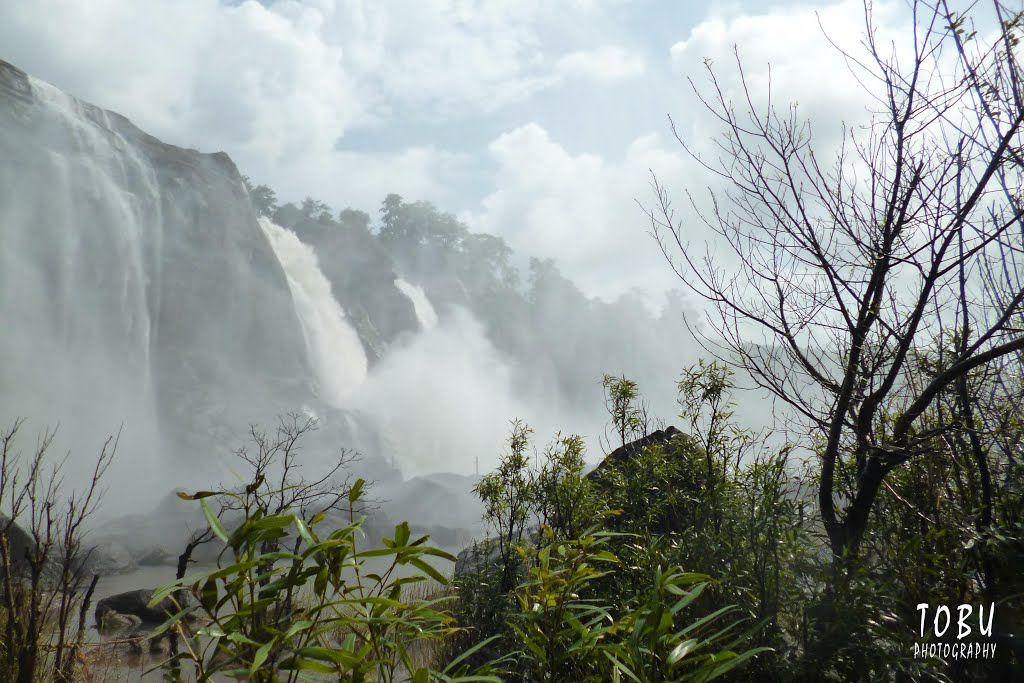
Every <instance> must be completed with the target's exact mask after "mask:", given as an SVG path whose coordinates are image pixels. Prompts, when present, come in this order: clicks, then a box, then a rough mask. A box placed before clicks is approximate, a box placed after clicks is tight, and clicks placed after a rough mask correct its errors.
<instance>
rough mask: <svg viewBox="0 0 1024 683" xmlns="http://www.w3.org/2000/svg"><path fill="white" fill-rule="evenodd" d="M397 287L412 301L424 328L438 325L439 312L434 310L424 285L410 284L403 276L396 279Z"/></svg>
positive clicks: (429, 328) (428, 328) (427, 328)
mask: <svg viewBox="0 0 1024 683" xmlns="http://www.w3.org/2000/svg"><path fill="white" fill-rule="evenodd" d="M395 287H397V288H398V290H399V291H400V292H402V294H404V295H405V296H406V297H408V298H409V301H411V302H412V307H413V308H414V309H416V319H417V320H419V322H420V327H422V328H423V329H424V330H432V329H434V328H435V327H437V313H435V312H434V307H433V306H431V305H430V299H428V298H427V295H426V293H424V291H423V288H422V287H417V286H416V285H414V284H410V283H408V282H406V281H405V280H403V279H402V278H397V279H395Z"/></svg>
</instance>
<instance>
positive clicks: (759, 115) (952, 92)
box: [647, 0, 1024, 557]
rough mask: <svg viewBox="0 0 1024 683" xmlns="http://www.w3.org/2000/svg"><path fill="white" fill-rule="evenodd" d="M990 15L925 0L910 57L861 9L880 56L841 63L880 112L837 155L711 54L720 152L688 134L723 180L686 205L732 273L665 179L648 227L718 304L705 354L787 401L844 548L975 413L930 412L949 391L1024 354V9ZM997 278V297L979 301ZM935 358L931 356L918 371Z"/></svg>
mask: <svg viewBox="0 0 1024 683" xmlns="http://www.w3.org/2000/svg"><path fill="white" fill-rule="evenodd" d="M972 7H973V8H974V9H977V7H975V6H972ZM991 8H992V12H991V13H990V14H989V15H988V16H987V17H986V18H985V19H984V21H983V20H982V19H980V18H979V19H977V22H978V23H977V25H976V24H975V20H974V19H972V18H971V17H968V16H964V15H960V14H957V13H955V12H954V11H952V10H951V9H950V8H949V6H948V5H947V3H946V2H945V1H944V0H938V1H937V2H936V3H934V4H929V3H926V2H921V1H914V2H912V3H911V10H912V12H913V20H914V24H913V25H914V30H913V35H912V36H911V37H910V39H911V42H912V50H913V52H912V55H911V59H910V60H909V61H908V60H906V59H902V60H901V59H900V58H899V57H898V56H897V54H898V52H899V50H897V48H896V47H895V46H894V45H892V46H890V45H884V44H882V43H881V42H880V41H879V40H878V38H877V31H876V25H875V24H874V21H873V18H872V12H871V4H870V3H866V4H865V25H866V32H865V38H864V40H863V47H864V48H865V49H864V55H865V56H864V57H863V58H861V57H858V56H857V55H854V54H852V53H849V52H844V53H843V55H844V57H845V58H846V60H847V63H848V65H849V66H850V69H851V71H852V72H853V73H854V74H855V75H856V76H857V78H858V79H859V80H860V82H861V83H862V84H864V86H865V88H866V90H867V92H868V93H869V94H870V95H872V96H873V97H874V102H875V103H876V104H875V107H874V111H873V112H872V113H873V118H872V121H871V123H870V125H868V126H866V127H863V128H847V127H845V126H844V130H843V141H842V144H841V145H840V146H839V148H838V150H837V151H835V152H834V154H832V153H829V154H827V155H825V154H824V153H823V152H822V151H821V150H818V149H816V147H815V140H814V137H813V135H812V129H811V125H810V123H808V122H804V121H801V120H800V119H799V118H798V117H797V116H796V109H795V107H792V108H789V109H788V110H785V111H781V112H780V111H779V110H778V109H777V108H776V107H774V106H773V105H772V104H771V100H770V99H769V104H768V105H766V106H764V107H759V106H758V105H756V104H755V101H756V100H757V96H758V95H759V94H760V93H753V92H751V89H750V86H749V83H748V81H747V79H746V78H745V76H744V74H743V66H742V63H741V62H740V59H739V57H738V55H737V59H736V63H737V68H738V70H739V75H740V83H741V85H742V88H741V90H740V93H741V95H740V98H739V99H740V101H739V102H738V103H734V102H732V101H731V100H730V99H729V97H728V95H727V94H726V90H727V89H726V88H725V87H724V86H723V84H722V82H721V81H720V79H719V78H718V76H717V75H716V73H715V71H714V70H713V69H712V67H711V65H710V64H707V65H706V67H707V71H708V74H709V76H710V88H709V94H708V95H702V93H701V92H700V90H699V89H698V88H697V87H696V86H694V90H695V91H697V95H698V97H699V98H700V99H701V102H702V103H703V104H704V106H705V107H706V108H707V109H708V110H709V111H710V112H711V113H712V114H713V115H714V116H715V117H717V119H718V121H719V122H720V123H721V125H722V127H723V129H724V133H723V134H722V136H721V137H720V138H718V139H717V143H718V148H719V150H720V152H721V154H720V156H719V158H717V159H706V158H704V157H703V156H701V155H700V154H699V153H698V152H697V150H696V149H695V148H694V147H693V146H691V145H689V144H688V143H686V142H684V141H683V140H682V139H680V138H679V135H678V133H676V137H677V139H679V141H680V143H681V144H683V146H684V147H685V148H686V149H687V151H688V152H689V153H690V154H691V155H692V156H693V158H694V159H696V160H697V161H698V162H699V163H700V164H701V165H702V166H703V168H704V169H706V170H707V171H708V172H710V173H712V174H714V175H716V176H718V177H720V178H721V179H724V180H725V181H726V185H727V188H728V189H726V190H725V191H723V192H716V191H714V190H712V192H711V204H710V208H706V209H702V208H701V207H700V206H699V205H698V202H697V201H696V200H695V199H694V198H693V196H692V195H691V196H690V202H691V203H692V204H693V206H694V207H695V209H696V210H697V212H698V215H699V217H700V219H701V220H702V221H703V222H704V223H705V224H706V225H707V226H709V227H710V229H711V230H713V231H714V232H715V233H717V234H718V235H719V236H720V237H721V238H722V239H721V240H720V241H717V242H716V244H720V245H721V246H722V247H723V248H724V249H725V250H727V253H729V255H730V257H735V259H736V262H737V263H738V266H737V267H736V268H735V269H732V268H731V267H729V266H727V265H725V264H723V263H721V262H718V261H717V260H716V258H715V257H714V256H713V255H712V253H711V252H710V250H703V251H701V250H698V249H696V248H694V247H693V246H691V245H690V244H689V243H688V241H687V234H686V229H685V226H684V225H682V223H681V222H680V221H679V220H678V219H677V218H676V216H675V214H674V210H673V208H672V204H671V201H670V199H669V196H668V193H667V191H666V189H665V188H664V187H663V186H662V185H661V184H660V183H659V182H658V180H657V178H655V179H654V182H653V187H654V191H655V195H656V200H655V203H654V206H653V207H651V208H649V209H647V213H648V215H649V217H650V220H651V226H652V232H653V233H654V235H655V237H656V238H657V239H658V242H659V244H660V245H661V247H662V250H663V252H664V254H665V256H666V258H668V260H669V262H670V263H671V264H672V267H673V268H674V269H675V271H676V273H677V274H678V275H679V277H680V278H681V279H682V280H683V281H684V282H685V283H686V284H687V285H688V286H689V287H690V288H691V289H692V290H693V291H694V292H696V293H697V294H698V295H700V296H701V297H703V298H704V299H705V300H706V301H708V302H709V303H710V306H709V307H708V308H709V311H710V313H709V318H710V319H711V320H710V322H711V327H712V332H711V333H710V334H708V335H707V336H705V343H706V344H707V345H708V348H712V347H713V346H714V345H715V344H719V346H718V347H717V348H718V349H721V346H720V344H722V343H724V345H725V351H724V352H720V354H721V355H722V356H724V357H726V358H727V359H729V360H733V361H736V362H738V363H739V364H740V365H741V366H742V367H743V368H744V369H745V370H746V371H747V372H748V373H749V374H750V376H751V377H753V379H754V381H755V382H756V383H757V384H758V385H759V386H761V387H763V388H765V389H767V390H769V391H770V392H771V393H772V394H774V396H775V397H777V398H778V399H780V400H781V401H783V402H784V403H785V404H788V406H789V407H790V409H791V411H793V412H795V414H796V415H797V416H798V418H799V420H800V422H801V424H802V425H803V426H804V427H806V428H807V429H808V433H809V434H810V435H811V436H812V437H813V441H812V443H813V444H814V447H815V450H816V451H817V453H818V455H819V457H820V474H821V476H820V482H819V485H818V502H819V505H820V508H821V515H822V520H823V524H824V528H825V531H826V533H827V535H828V539H829V542H830V546H831V549H832V552H833V553H834V554H835V555H836V556H837V557H840V556H842V555H843V554H844V553H845V552H856V550H857V548H858V545H859V542H860V540H861V538H862V537H863V535H864V533H865V530H866V528H867V525H868V518H869V515H870V512H871V508H872V505H873V502H874V500H875V496H876V493H877V492H878V491H879V489H880V487H881V486H882V485H883V483H884V480H885V477H886V475H887V474H888V473H889V472H891V471H892V470H893V468H896V467H899V466H900V465H902V464H903V463H906V462H907V461H908V460H910V459H912V458H916V457H920V456H923V455H925V454H927V453H928V452H929V444H933V443H934V442H935V438H934V437H935V436H936V435H937V434H941V433H942V432H943V431H944V430H946V429H950V428H952V427H953V426H954V424H953V421H956V420H962V418H963V415H959V416H951V417H950V422H949V423H947V424H939V425H933V424H932V423H931V422H929V423H928V424H927V425H925V424H923V423H922V420H921V419H920V418H921V417H922V415H924V414H925V412H926V411H927V410H929V408H930V407H931V406H932V405H933V403H934V401H935V400H936V398H937V397H938V396H939V395H940V393H942V392H945V391H947V390H952V389H955V388H957V387H959V388H960V389H962V390H963V391H969V390H970V386H971V385H970V384H969V383H968V382H967V381H966V380H967V378H968V376H969V375H970V374H971V373H972V372H976V371H978V370H979V369H985V368H989V367H991V366H992V365H993V364H996V363H999V362H1000V361H1001V360H1002V359H1007V358H1010V357H1011V356H1012V355H1013V354H1019V353H1020V352H1021V351H1022V350H1024V333H1022V330H1021V324H1020V320H1021V314H1022V301H1024V286H1022V279H1021V278H1020V273H1019V271H1018V272H1017V273H1010V272H1009V266H1007V265H1006V264H1007V261H1006V256H1005V255H1006V254H1007V253H1014V254H1018V255H1019V254H1021V252H1022V244H1024V233H1022V231H1021V218H1022V210H1021V178H1022V174H1024V164H1022V162H1021V159H1022V148H1021V143H1022V138H1024V135H1022V125H1024V106H1022V99H1024V88H1022V73H1021V68H1020V64H1019V63H1018V61H1017V56H1016V52H1015V50H1016V46H1017V41H1018V39H1019V36H1020V33H1021V30H1022V23H1024V22H1022V15H1024V12H1015V13H1014V12H1009V11H1008V10H1007V8H1006V7H1005V5H1004V4H1003V3H1002V2H1000V1H999V0H994V1H993V3H992V5H991ZM979 26H981V27H982V28H978V27H979ZM983 34H984V35H987V36H989V38H987V39H986V38H983ZM836 49H839V48H838V47H837V48H836ZM673 132H676V131H675V126H674V125H673ZM1019 262H1020V260H1019V259H1018V261H1017V262H1016V263H1019ZM985 271H988V272H990V273H994V274H995V277H996V279H997V280H998V282H999V284H1000V288H999V292H1000V296H999V297H992V296H985V295H984V287H983V286H982V280H983V278H982V274H983V272H985ZM937 352H941V362H940V363H938V364H935V365H934V367H931V366H928V367H921V365H920V364H918V363H915V360H914V359H915V358H917V357H919V354H925V353H937ZM964 398H965V399H967V401H966V404H965V407H966V406H967V405H969V404H970V403H971V397H970V396H965V397H964ZM979 466H980V467H984V465H983V463H981V461H979Z"/></svg>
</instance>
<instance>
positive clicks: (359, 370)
mask: <svg viewBox="0 0 1024 683" xmlns="http://www.w3.org/2000/svg"><path fill="white" fill-rule="evenodd" d="M260 227H261V228H263V232H264V233H265V234H266V236H267V239H268V240H270V245H271V246H272V247H273V249H274V253H275V254H277V258H278V260H279V261H280V262H281V267H282V268H284V272H285V275H286V276H287V277H288V287H289V289H291V292H292V299H293V300H294V301H295V311H296V313H297V314H298V316H299V322H300V324H301V325H302V333H303V336H304V337H305V339H306V349H307V352H308V353H309V357H310V360H311V361H312V363H313V365H314V370H315V371H316V375H317V378H318V379H319V381H320V385H321V389H322V390H323V392H324V397H323V398H324V399H325V400H327V401H328V402H329V403H331V404H332V405H333V406H335V407H342V406H343V405H344V404H345V403H346V400H347V399H348V397H349V396H350V395H351V393H352V391H353V390H354V389H355V388H356V387H357V386H358V385H359V384H361V383H362V382H363V380H365V379H366V370H367V362H366V352H365V350H364V349H363V344H362V342H361V341H359V335H358V334H356V331H355V329H353V328H352V326H351V325H350V324H349V322H348V319H347V318H346V316H345V311H344V310H343V309H342V308H341V305H340V304H339V303H338V301H337V300H336V299H335V298H334V294H333V293H332V292H331V283H330V282H329V281H328V280H327V278H326V277H324V274H323V273H322V272H321V271H320V265H319V263H318V261H317V257H316V253H315V252H314V251H313V249H312V247H310V246H309V245H307V244H303V243H302V241H301V240H299V238H298V237H297V236H296V235H295V233H293V232H291V231H290V230H286V229H285V228H282V227H281V226H279V225H276V224H274V223H272V222H271V221H270V220H268V219H267V218H260Z"/></svg>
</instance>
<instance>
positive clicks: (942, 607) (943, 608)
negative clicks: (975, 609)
mask: <svg viewBox="0 0 1024 683" xmlns="http://www.w3.org/2000/svg"><path fill="white" fill-rule="evenodd" d="M943 612H945V614H946V625H945V626H943V627H942V630H941V631H940V630H939V615H941V614H942V613H943ZM950 619H951V617H950V615H949V608H948V607H946V606H945V605H939V608H938V609H937V610H935V624H934V626H935V637H936V638H941V637H942V636H944V635H945V634H946V631H948V630H949V622H950Z"/></svg>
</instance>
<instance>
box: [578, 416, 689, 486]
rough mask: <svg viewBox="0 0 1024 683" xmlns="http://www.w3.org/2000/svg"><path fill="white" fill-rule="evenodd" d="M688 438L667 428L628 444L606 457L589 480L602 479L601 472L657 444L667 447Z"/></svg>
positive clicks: (675, 430)
mask: <svg viewBox="0 0 1024 683" xmlns="http://www.w3.org/2000/svg"><path fill="white" fill-rule="evenodd" d="M681 438H688V437H687V436H686V434H684V433H683V432H681V431H679V430H678V429H676V428H675V427H666V428H665V429H659V430H657V431H654V432H651V433H650V434H648V435H647V436H645V437H643V438H641V439H637V440H636V441H632V442H630V443H627V444H626V445H625V446H619V447H618V448H616V449H615V450H614V451H612V452H611V453H609V454H608V455H607V456H605V459H604V460H602V461H601V463H600V464H599V465H598V466H597V467H595V468H594V469H593V470H592V471H590V472H589V473H588V474H587V478H588V479H590V480H591V481H594V480H597V479H599V478H600V472H602V470H604V469H606V468H608V467H611V466H612V465H616V464H622V463H624V462H626V461H628V460H632V459H633V458H635V457H637V456H638V455H639V454H640V453H641V452H643V450H644V449H645V448H647V447H648V446H652V445H655V444H658V445H661V446H663V445H665V444H667V443H669V442H670V441H673V440H674V439H681Z"/></svg>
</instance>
